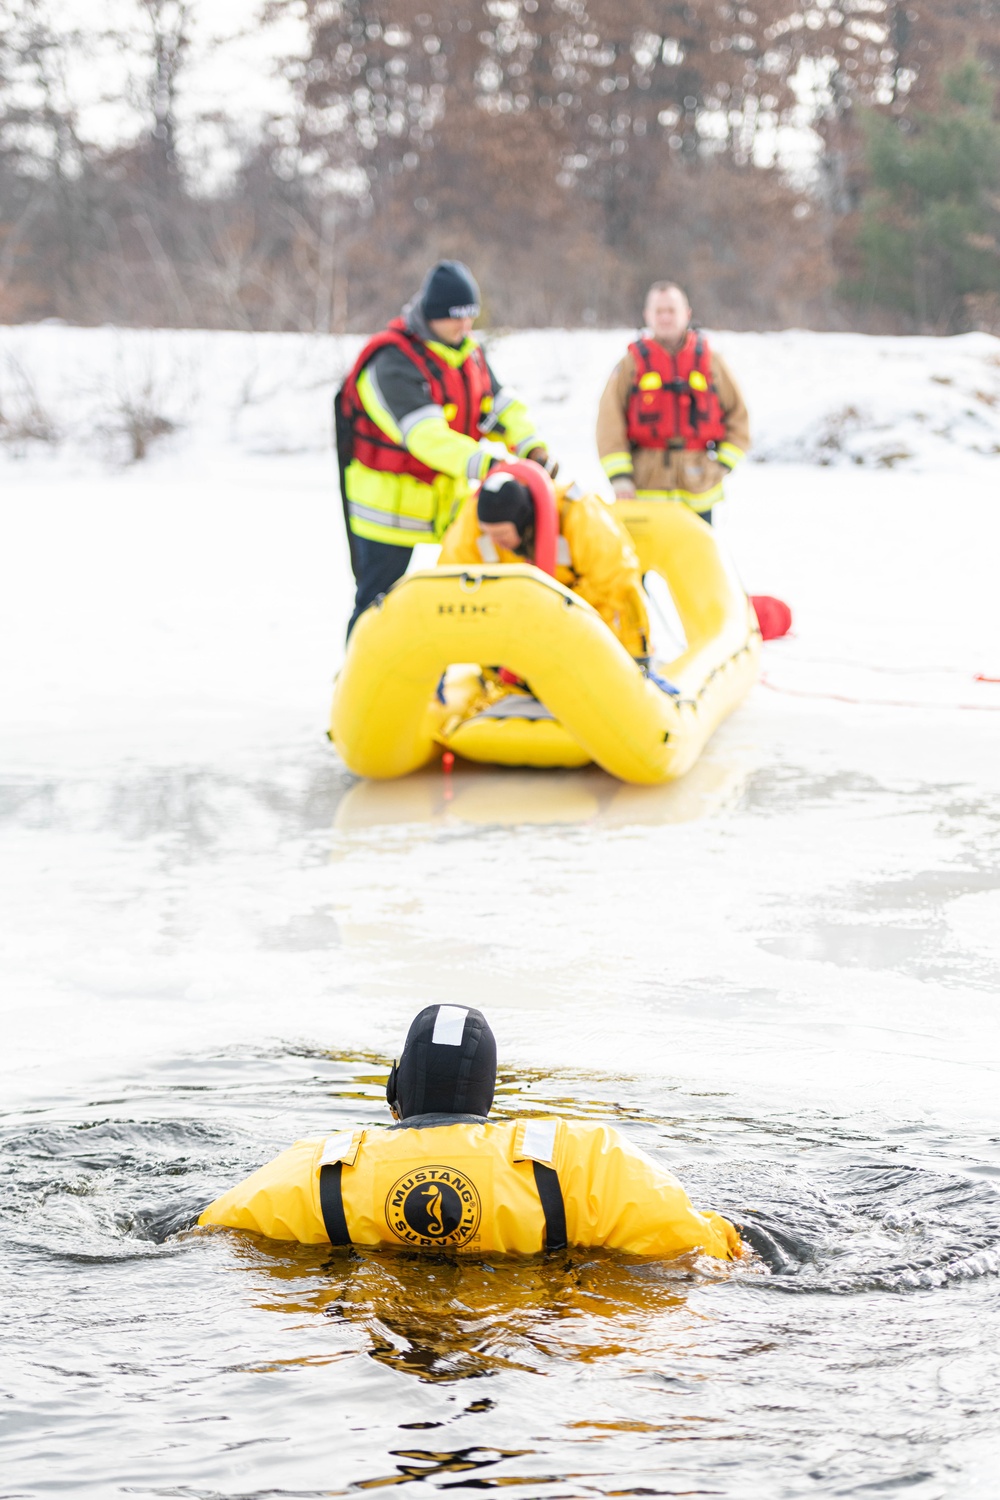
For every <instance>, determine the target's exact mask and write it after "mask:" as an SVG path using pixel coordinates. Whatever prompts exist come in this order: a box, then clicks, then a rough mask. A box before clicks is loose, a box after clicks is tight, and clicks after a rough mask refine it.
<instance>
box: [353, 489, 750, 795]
mask: <svg viewBox="0 0 1000 1500" xmlns="http://www.w3.org/2000/svg"><path fill="white" fill-rule="evenodd" d="M615 509H616V513H617V515H618V517H619V519H620V520H622V521H623V522H624V524H625V525H626V527H627V528H628V530H629V532H630V533H631V536H632V539H633V541H634V543H635V546H636V549H637V551H638V553H639V560H640V563H641V566H642V569H643V572H646V571H649V570H655V571H656V572H658V573H660V574H661V575H662V576H663V578H664V579H665V580H666V583H667V585H668V587H669V589H670V593H671V595H672V597H673V600H674V603H675V605H676V607H677V613H678V615H679V617H680V620H681V624H682V626H683V629H684V633H685V637H686V640H687V648H686V650H685V651H684V652H683V653H682V654H681V655H680V656H679V657H677V659H676V660H675V661H672V662H664V663H658V664H657V675H658V676H660V677H662V678H665V679H666V680H667V683H668V684H669V685H670V687H672V688H673V689H675V690H676V691H674V692H667V691H665V690H664V689H663V688H662V687H661V686H659V685H657V683H656V681H654V680H653V679H651V678H650V677H649V676H647V675H646V674H645V673H644V672H643V671H642V669H641V668H640V667H639V666H637V665H636V663H635V662H634V661H633V660H632V658H631V657H630V656H629V654H628V652H627V651H625V649H624V648H623V647H622V646H621V645H620V643H619V642H618V640H617V639H616V638H615V636H614V635H613V634H612V632H611V631H610V630H609V628H608V627H607V625H605V623H604V621H603V620H602V619H601V618H600V616H599V615H598V614H597V613H596V611H595V610H594V609H592V608H591V606H590V605H589V604H587V603H586V602H585V601H584V600H583V599H581V598H579V597H578V596H577V595H576V594H573V593H571V592H570V590H569V589H566V588H563V587H562V585H561V584H559V583H557V582H556V581H555V580H554V579H553V578H551V577H549V576H548V575H547V574H546V573H544V572H542V571H541V570H540V569H538V568H536V567H533V566H531V565H528V564H524V565H503V564H494V565H489V564H484V565H482V566H475V567H472V566H466V567H461V566H459V567H443V568H434V569H429V570H427V571H425V572H417V573H410V574H407V575H406V576H405V577H403V578H402V579H401V580H400V582H399V583H397V584H396V585H395V587H394V588H392V589H391V590H390V591H389V593H388V594H386V595H385V597H384V598H383V599H381V600H380V601H377V602H376V603H375V604H374V605H372V607H371V608H370V609H368V610H366V612H365V613H364V614H363V615H362V616H361V618H360V620H359V621H358V623H357V625H356V626H355V628H354V631H353V632H352V634H351V639H350V643H349V646H348V651H347V656H346V659H345V661H344V665H343V668H342V670H341V672H340V675H339V677H338V679H337V684H336V688H335V692H334V699H333V714H332V722H331V727H330V738H331V739H332V741H333V742H334V744H335V745H336V747H337V749H338V751H339V752H340V754H341V756H342V757H343V759H344V761H345V763H346V764H347V766H348V767H349V768H350V769H351V770H352V771H354V772H356V773H357V774H358V775H359V776H368V777H373V778H376V779H384V778H388V777H395V776H405V775H407V774H408V773H409V772H411V771H416V770H419V768H420V767H421V766H425V765H427V764H428V763H429V762H430V761H432V760H434V759H435V758H436V757H438V756H440V755H441V754H442V753H443V752H444V751H449V750H450V751H452V752H453V753H454V754H456V755H460V756H462V757H464V758H465V759H468V760H476V761H487V762H492V763H494V764H497V765H511V766H545V767H548V766H582V765H586V764H588V763H589V762H590V761H596V762H597V764H598V765H599V766H602V767H603V768H604V770H606V771H608V772H610V773H611V774H612V775H613V776H617V777H619V778H620V779H621V780H622V781H627V782H634V783H639V784H643V783H645V784H651V783H657V782H663V781H669V780H671V779H673V778H674V777H677V776H682V775H683V774H684V772H685V771H687V770H688V769H689V767H691V766H692V765H693V764H694V762H695V761H696V760H697V758H698V756H699V755H700V754H701V752H702V750H703V749H704V746H705V744H706V743H707V741H708V739H709V738H710V736H711V735H712V733H713V732H714V730H715V729H716V728H717V727H718V725H719V724H720V723H721V722H722V720H723V719H724V718H725V717H726V716H727V715H728V714H730V713H732V711H733V709H734V708H735V707H736V706H737V704H738V703H739V702H740V701H741V700H742V699H743V697H744V696H745V695H746V693H747V692H748V691H749V689H750V687H751V685H752V684H753V682H754V681H755V679H756V676H757V665H758V656H759V650H760V632H759V629H758V626H757V619H756V616H755V614H754V612H753V609H752V607H751V605H750V603H749V600H748V599H747V596H746V594H745V593H744V591H743V589H742V587H741V586H740V584H739V582H738V580H737V579H736V578H735V577H734V576H733V574H732V571H731V570H730V569H729V568H728V567H727V565H726V562H725V561H724V559H723V556H722V554H721V552H720V550H719V547H718V544H717V541H716V538H715V536H714V534H713V532H712V529H711V527H709V526H707V525H706V524H705V523H704V522H703V521H702V520H701V519H700V518H699V517H698V516H697V515H695V513H694V512H693V511H692V510H690V509H689V508H688V507H687V506H686V505H684V504H682V503H680V502H676V503H675V502H669V501H667V502H664V501H626V502H619V503H618V505H617V506H616V507H615ZM471 663H475V664H477V665H469V664H471ZM463 664H464V665H463ZM478 664H483V666H486V665H487V664H489V665H490V666H500V665H502V666H503V667H505V668H507V669H508V672H509V673H510V674H515V675H516V676H517V677H518V678H521V679H523V680H524V682H526V683H527V684H529V685H530V692H519V691H517V690H510V689H509V688H508V689H504V688H502V687H500V686H497V685H495V679H494V678H493V677H492V676H491V675H490V674H489V673H487V674H486V675H485V676H484V675H483V671H482V668H481V666H480V665H478Z"/></svg>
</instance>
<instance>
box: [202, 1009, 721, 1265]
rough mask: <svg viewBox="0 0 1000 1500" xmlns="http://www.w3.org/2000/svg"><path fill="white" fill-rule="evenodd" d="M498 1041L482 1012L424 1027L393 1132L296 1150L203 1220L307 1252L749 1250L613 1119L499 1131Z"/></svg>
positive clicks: (394, 1105)
mask: <svg viewBox="0 0 1000 1500" xmlns="http://www.w3.org/2000/svg"><path fill="white" fill-rule="evenodd" d="M496 1065H497V1049H496V1041H495V1039H494V1036H493V1032H492V1031H491V1030H490V1027H489V1024H488V1023H487V1021H486V1018H485V1017H484V1016H483V1015H482V1013H481V1012H480V1011H478V1010H472V1009H471V1008H469V1009H466V1008H465V1007H463V1006H457V1005H429V1006H427V1007H426V1008H425V1009H424V1010H422V1011H421V1012H420V1014H419V1015H418V1016H417V1017H416V1018H415V1019H414V1021H413V1022H412V1024H411V1025H410V1029H409V1032H408V1033H407V1037H406V1043H405V1045H404V1047H403V1051H402V1054H401V1056H400V1059H399V1062H398V1063H393V1067H392V1072H391V1073H390V1074H389V1081H388V1084H387V1085H386V1091H385V1093H386V1099H387V1101H388V1103H389V1107H390V1109H391V1111H392V1116H393V1119H394V1120H395V1121H396V1123H395V1124H394V1125H390V1126H388V1128H386V1127H384V1126H383V1127H376V1128H375V1129H366V1128H363V1129H357V1130H340V1131H337V1132H336V1134H334V1135H330V1136H326V1137H325V1138H324V1137H320V1138H319V1139H316V1140H304V1141H297V1142H296V1144H295V1145H294V1146H292V1147H290V1149H289V1150H287V1151H284V1152H282V1154H281V1155H280V1156H278V1157H275V1159H274V1161H271V1162H269V1163H268V1164H267V1166H264V1167H261V1168H260V1170H259V1171H258V1172H255V1173H254V1174H253V1176H252V1177H248V1178H247V1179H246V1181H245V1182H241V1183H240V1184H239V1186H238V1187H234V1188H231V1189H230V1191H229V1192H228V1193H223V1195H222V1197H221V1198H217V1199H216V1200H215V1202H214V1203H212V1204H210V1205H209V1207H208V1208H206V1209H205V1211H204V1213H203V1214H202V1215H201V1217H200V1218H199V1220H198V1223H199V1224H201V1225H222V1226H225V1227H226V1228H229V1229H244V1230H250V1231H251V1232H253V1233H255V1234H262V1235H266V1236H267V1237H268V1238H269V1239H274V1240H298V1241H300V1242H301V1243H302V1244H306V1245H323V1244H326V1243H330V1244H331V1245H360V1246H365V1247H368V1248H371V1249H375V1248H389V1247H395V1248H396V1249H400V1248H405V1249H411V1250H425V1251H442V1250H449V1251H458V1252H460V1253H462V1254H466V1255H497V1254H501V1255H503V1254H508V1255H536V1254H538V1253H539V1252H540V1251H543V1250H562V1249H565V1248H566V1246H569V1245H578V1246H583V1247H588V1248H590V1247H598V1246H600V1247H603V1248H604V1249H607V1250H621V1251H625V1252H627V1253H629V1254H632V1255H645V1256H655V1257H657V1258H659V1259H672V1258H674V1257H676V1256H679V1255H687V1254H689V1253H692V1252H696V1253H700V1254H703V1255H709V1256H712V1257H714V1258H715V1259H717V1260H735V1259H738V1258H739V1257H740V1256H741V1255H743V1253H744V1247H743V1243H742V1241H741V1240H740V1237H739V1235H738V1233H737V1232H736V1230H735V1229H734V1228H733V1226H732V1224H730V1223H729V1221H728V1220H727V1219H724V1218H722V1217H721V1215H719V1214H715V1213H699V1212H698V1211H697V1209H695V1208H693V1207H692V1205H691V1202H690V1200H689V1199H688V1196H687V1194H686V1193H685V1191H684V1189H683V1188H682V1187H681V1184H680V1183H679V1182H678V1181H677V1178H676V1177H674V1176H673V1174H672V1173H670V1172H668V1171H667V1170H666V1168H665V1167H661V1166H660V1165H659V1164H658V1163H657V1162H655V1161H653V1159H652V1158H651V1157H649V1156H647V1155H646V1154H645V1153H644V1152H642V1151H640V1150H639V1149H638V1148H637V1147H635V1146H633V1145H631V1144H630V1142H629V1141H627V1140H626V1139H625V1137H624V1136H623V1135H620V1134H619V1132H618V1131H617V1130H615V1129H614V1128H613V1127H612V1126H610V1125H601V1124H594V1123H593V1122H592V1121H590V1120H564V1119H558V1118H555V1117H553V1116H551V1115H549V1116H545V1117H544V1118H541V1119H530V1118H529V1119H522V1120H516V1121H514V1120H510V1121H507V1120H505V1121H496V1122H492V1123H491V1122H490V1121H489V1120H488V1118H487V1116H488V1115H489V1112H490V1108H491V1106H492V1104H493V1090H494V1086H495V1083H496Z"/></svg>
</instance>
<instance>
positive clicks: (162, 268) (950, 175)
mask: <svg viewBox="0 0 1000 1500" xmlns="http://www.w3.org/2000/svg"><path fill="white" fill-rule="evenodd" d="M120 3H126V4H130V5H132V7H133V9H134V13H135V17H134V19H135V24H134V26H132V28H131V29H130V30H129V34H128V37H127V39H126V38H125V37H124V36H123V37H122V40H121V53H122V55H123V56H126V57H127V68H126V78H125V83H124V84H122V83H121V82H118V83H116V85H115V88H116V89H117V90H118V92H119V93H122V94H123V95H124V94H126V93H127V96H128V104H129V108H130V110H131V112H132V115H133V116H134V117H135V118H137V119H139V121H140V122H141V128H140V129H139V130H138V131H136V130H134V129H133V130H131V131H130V132H127V133H125V134H123V138H122V139H121V140H119V141H113V142H111V143H109V141H108V140H107V138H106V135H105V138H103V139H101V140H96V139H93V138H90V137H88V134H87V130H86V128H85V125H84V123H83V121H84V117H85V116H84V112H83V111H82V109H81V107H80V105H79V103H78V101H77V99H76V98H75V96H74V89H73V86H72V78H73V75H74V70H75V71H76V72H77V73H79V64H80V59H81V58H86V57H87V56H88V47H89V46H90V45H91V44H92V42H93V39H94V35H96V33H97V29H98V28H101V27H103V28H104V32H103V40H104V43H105V44H106V43H107V39H108V38H107V26H108V20H107V18H106V17H105V18H103V19H102V18H101V17H100V16H99V15H98V12H99V11H100V9H101V8H100V7H97V8H95V11H94V15H95V19H94V21H93V24H92V26H91V28H90V30H89V31H88V27H87V23H85V22H81V25H80V27H79V28H78V29H76V30H75V31H69V30H67V28H66V27H65V26H62V27H60V28H59V29H58V30H57V29H55V28H53V26H52V25H51V23H50V21H49V20H47V16H48V15H49V12H48V11H47V9H46V5H45V3H44V0H0V22H2V31H0V320H2V321H6V322H17V321H25V320H33V319H39V318H45V317H61V318H65V319H67V320H69V321H72V322H77V323H99V322H115V323H131V324H156V325H167V326H201V327H219V328H222V327H225V328H261V329H298V330H320V331H324V332H325V331H330V330H332V331H343V330H348V329H369V328H371V327H373V326H374V325H376V324H378V323H380V322H382V321H383V320H384V318H385V316H386V314H387V312H389V311H390V310H392V309H393V308H395V307H396V306H397V305H398V304H399V303H400V302H402V301H403V300H404V299H405V298H406V297H407V296H408V295H409V294H411V293H412V291H413V290H414V289H415V287H416V285H417V284H418V282H419V279H420V276H421V274H422V272H423V270H424V268H425V266H426V265H427V264H428V263H429V262H430V261H432V260H433V259H435V258H436V257H438V256H440V255H454V256H458V257H460V258H462V259H464V260H467V261H468V262H469V263H470V264H471V265H472V266H473V267H474V269H475V270H476V272H477V274H478V276H479V279H480V281H481V283H482V285H483V289H484V293H485V298H486V307H485V314H486V320H487V321H488V322H492V323H493V324H499V325H516V326H531V325H535V326H545V325H558V324H564V325H577V324H581V323H589V324H611V323H614V324H620V323H626V324H628V323H631V322H634V321H635V320H636V318H637V315H638V309H639V306H640V303H641V294H642V291H643V289H644V287H645V286H646V285H647V284H648V283H649V281H651V280H653V279H657V278H661V277H667V276H669V277H671V278H676V279H677V280H679V281H680V282H682V283H683V284H684V285H685V286H686V287H687V288H688V290H689V292H690V295H691V298H692V301H693V303H694V305H695V309H696V313H697V314H698V316H699V318H700V319H701V320H702V321H703V322H705V323H709V324H713V325H715V326H727V327H732V328H755V327H760V328H767V327H778V326H788V325H797V326H808V327H814V328H860V329H870V330H890V329H898V330H901V331H905V330H913V329H926V330H928V331H935V332H953V331H960V330H962V329H966V328H972V327H985V328H989V329H991V330H995V331H1000V245H998V231H1000V127H998V125H997V119H996V84H997V82H998V74H997V69H998V66H1000V0H909V3H896V0H748V3H747V4H745V5H742V4H740V3H738V0H734V3H729V0H434V3H433V5H432V4H431V0H272V3H271V5H270V6H269V7H268V8H267V10H265V11H263V12H261V14H260V16H259V18H258V19H259V24H262V25H266V24H274V23H275V22H276V21H280V20H281V18H282V16H285V17H286V18H287V17H288V16H291V17H292V18H293V19H294V20H295V21H296V22H297V24H298V27H299V33H300V35H301V37H302V46H301V47H300V48H299V50H298V51H297V52H295V53H294V54H293V55H291V56H289V57H287V58H284V59H281V58H278V59H276V62H275V67H276V68H277V69H279V70H281V71H282V72H283V73H284V76H285V78H286V80H287V83H288V92H287V99H288V106H287V109H283V110H282V111H281V112H278V113H274V114H273V115H272V116H271V117H270V118H267V119H265V120H264V121H263V123H262V124H261V126H260V128H259V129H258V128H254V129H253V130H252V131H249V132H248V131H247V130H246V129H245V128H243V127H241V125H240V124H239V122H238V121H236V120H227V119H225V118H223V117H220V116H219V114H218V112H216V113H215V114H213V112H212V111H211V110H206V111H203V115H202V118H201V125H202V127H203V129H204V130H205V131H208V132H213V131H214V137H213V138H214V140H215V141H216V142H217V143H218V142H222V143H223V148H224V149H222V150H221V151H219V150H217V151H216V153H215V156H214V158H213V160H212V162H211V163H209V162H208V158H207V157H206V159H205V163H204V164H202V165H199V158H198V154H197V152H196V151H192V150H191V149H188V150H187V152H186V153H185V152H184V151H183V150H182V149H180V147H181V145H182V144H183V139H182V138H183V136H184V133H185V132H187V133H188V134H189V135H190V133H191V131H192V128H193V127H192V124H191V120H190V118H182V114H181V111H180V107H179V101H182V100H183V99H184V98H185V88H186V82H187V70H188V69H189V68H190V66H191V59H192V46H191V30H192V26H193V24H194V21H195V20H196V15H197V11H198V0H120ZM249 13H250V6H249V4H248V15H249ZM95 55H96V54H95ZM107 102H108V104H109V106H110V105H113V103H114V100H113V99H111V98H109V99H108V101H107ZM207 138H208V137H207V136H206V139H207ZM220 160H223V161H224V162H225V170H221V169H220V167H219V161H220Z"/></svg>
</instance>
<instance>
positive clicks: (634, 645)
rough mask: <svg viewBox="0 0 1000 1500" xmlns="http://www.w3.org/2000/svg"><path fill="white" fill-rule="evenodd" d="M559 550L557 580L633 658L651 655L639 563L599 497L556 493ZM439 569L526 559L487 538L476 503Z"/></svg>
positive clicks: (447, 543)
mask: <svg viewBox="0 0 1000 1500" xmlns="http://www.w3.org/2000/svg"><path fill="white" fill-rule="evenodd" d="M556 501H557V504H558V506H559V531H560V536H559V548H558V551H557V553H556V579H557V580H558V582H559V583H561V584H563V585H564V587H566V588H568V589H572V590H573V592H574V593H575V594H579V595H580V597H581V599H586V601H587V603H588V604H590V605H592V606H593V607H594V609H596V610H597V613H598V614H599V615H600V616H601V619H602V620H603V621H604V623H605V624H606V625H608V626H609V627H610V628H611V629H612V630H613V631H614V633H615V635H616V636H617V637H618V639H619V640H620V641H621V643H622V645H623V646H624V647H625V650H626V651H628V652H629V653H630V654H631V655H632V656H645V655H646V654H647V652H648V650H649V616H648V614H647V611H646V596H645V594H644V593H643V588H642V574H641V572H640V570H639V558H638V556H637V554H636V551H635V548H634V546H633V545H632V540H631V538H630V537H629V535H628V532H627V531H626V530H625V528H624V527H623V526H622V525H621V524H620V523H619V522H618V520H617V518H616V517H615V514H614V511H613V510H612V509H611V507H610V506H608V505H605V503H604V501H603V500H602V499H601V498H600V496H599V495H587V494H581V493H579V491H577V490H576V489H575V487H574V486H571V485H568V486H567V485H564V486H562V487H561V488H557V490H556ZM438 562H439V563H477V562H501V563H520V562H524V558H523V557H520V556H518V554H517V553H515V552H508V551H507V550H506V549H505V548H503V547H500V548H497V547H495V546H494V545H493V543H492V542H490V541H489V539H488V538H487V537H485V536H484V535H483V532H482V530H481V529H480V525H479V515H478V512H477V509H476V502H475V499H474V498H473V499H471V500H469V501H468V503H467V504H465V505H464V506H463V507H462V509H461V511H460V512H459V515H458V519H457V520H456V521H455V523H454V524H453V525H452V526H451V528H450V529H449V530H448V532H447V533H446V535H445V538H444V541H443V542H442V543H441V553H440V556H439V557H438Z"/></svg>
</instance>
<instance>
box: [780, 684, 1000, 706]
mask: <svg viewBox="0 0 1000 1500" xmlns="http://www.w3.org/2000/svg"><path fill="white" fill-rule="evenodd" d="M759 681H760V685H761V687H766V688H770V690H771V692H772V693H786V694H787V695H788V696H789V697H790V698H822V699H824V700H827V701H829V702H831V703H851V704H855V705H859V706H860V707H862V708H944V709H949V708H961V709H970V710H972V711H975V710H977V709H978V710H979V711H980V712H983V713H1000V703H918V702H916V701H914V700H909V699H905V698H848V697H847V696H846V695H845V694H844V693H810V692H809V691H808V690H807V689H806V688H790V687H780V686H779V685H778V684H777V683H776V682H769V681H768V679H767V678H766V677H764V676H763V675H761V677H760V679H759ZM975 681H976V682H1000V678H997V677H977V678H976V679H975Z"/></svg>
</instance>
